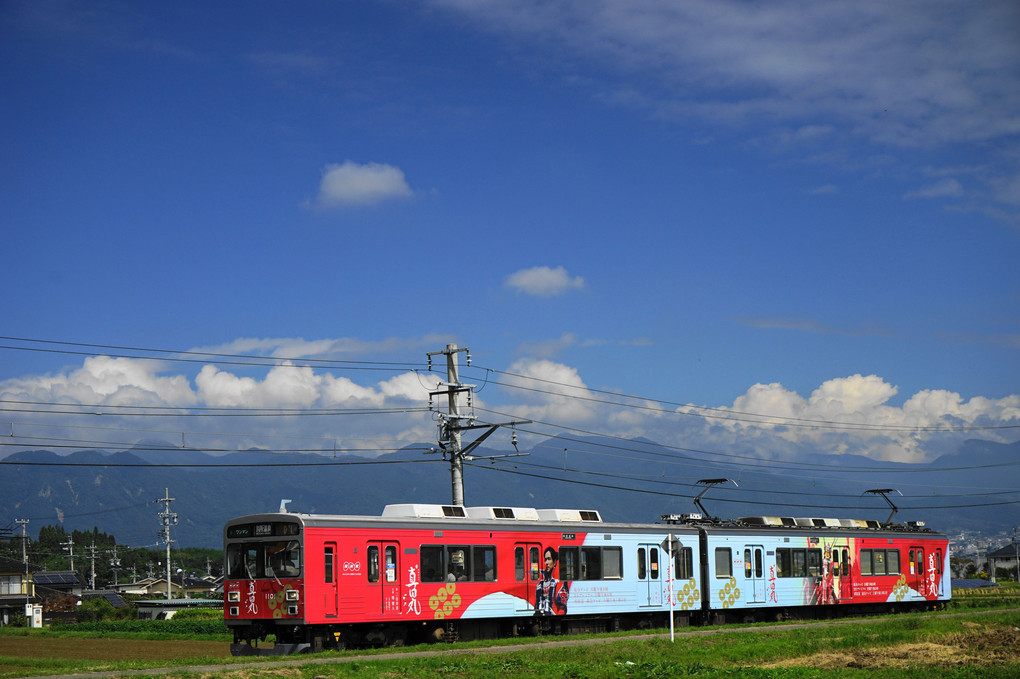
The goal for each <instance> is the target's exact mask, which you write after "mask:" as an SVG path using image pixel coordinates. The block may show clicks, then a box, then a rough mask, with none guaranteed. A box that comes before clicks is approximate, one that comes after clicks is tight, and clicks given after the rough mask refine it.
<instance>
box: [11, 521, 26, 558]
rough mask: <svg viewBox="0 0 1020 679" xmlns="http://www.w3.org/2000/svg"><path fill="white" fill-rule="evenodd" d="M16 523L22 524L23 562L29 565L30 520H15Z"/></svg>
mask: <svg viewBox="0 0 1020 679" xmlns="http://www.w3.org/2000/svg"><path fill="white" fill-rule="evenodd" d="M14 522H15V523H20V524H21V560H22V561H24V562H25V565H26V566H27V565H28V522H29V519H15V520H14Z"/></svg>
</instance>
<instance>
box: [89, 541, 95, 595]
mask: <svg viewBox="0 0 1020 679" xmlns="http://www.w3.org/2000/svg"><path fill="white" fill-rule="evenodd" d="M89 561H90V562H91V563H92V570H91V575H90V576H89V588H90V589H91V590H92V591H93V592H94V591H96V543H95V542H94V541H93V543H92V544H91V545H89Z"/></svg>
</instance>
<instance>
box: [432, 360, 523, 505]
mask: <svg viewBox="0 0 1020 679" xmlns="http://www.w3.org/2000/svg"><path fill="white" fill-rule="evenodd" d="M462 351H463V352H464V353H465V354H466V355H467V364H468V366H470V365H471V350H470V349H469V348H467V347H458V346H457V345H456V344H452V343H451V344H447V345H446V348H445V349H443V350H442V351H429V352H427V354H426V355H427V356H428V360H429V370H431V369H432V357H433V356H436V355H444V356H446V381H445V382H440V383H439V384H438V386H437V389H436V391H431V392H429V407H430V408H431V407H432V398H433V397H434V396H441V395H444V394H445V395H446V401H447V411H446V413H439V448H433V449H432V450H430V451H428V452H430V453H442V454H443V459H444V460H445V459H447V458H449V460H450V485H451V491H452V501H453V504H455V505H460V506H464V460H473V459H475V458H474V457H473V456H471V455H470V453H471V451H472V450H474V449H475V448H477V447H478V446H479V445H480V444H481V443H482V441H484V440H485V439H487V438H488V437H489V436H490V435H491V434H492V433H493V432H494V431H496V430H497V429H499V428H500V427H504V426H514V425H517V424H525V423H528V422H530V421H531V420H516V421H513V422H503V423H499V424H476V423H475V417H474V416H473V415H468V414H461V409H460V394H461V393H462V392H467V393H468V396H469V398H468V406H469V407H470V405H471V399H470V394H471V391H472V390H473V389H474V388H475V385H473V384H462V383H461V381H460V371H459V366H458V363H457V354H458V353H460V352H462ZM468 429H485V430H486V431H485V432H483V433H482V434H481V435H480V436H479V437H478V438H476V439H475V440H474V441H472V442H471V443H470V444H468V445H467V447H464V446H462V445H461V438H462V437H461V432H463V431H465V430H468ZM512 443H513V446H514V449H515V450H516V449H517V436H516V434H515V435H514V437H513V439H512ZM525 454H526V453H516V454H510V455H495V456H487V459H495V458H496V457H517V456H519V455H525Z"/></svg>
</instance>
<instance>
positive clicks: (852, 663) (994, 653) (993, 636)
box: [762, 622, 1020, 669]
mask: <svg viewBox="0 0 1020 679" xmlns="http://www.w3.org/2000/svg"><path fill="white" fill-rule="evenodd" d="M961 628H962V631H960V632H958V633H956V634H954V635H952V636H951V637H949V638H947V639H944V640H942V641H941V642H940V643H931V642H928V643H914V644H899V645H896V646H883V647H881V648H876V649H873V650H863V651H862V650H855V651H854V652H853V653H831V652H830V653H816V654H814V655H810V656H805V657H800V658H791V659H789V660H783V661H780V662H777V663H770V664H767V665H762V667H817V668H820V669H839V668H854V669H882V668H896V667H917V666H918V665H932V666H934V667H959V666H964V665H969V666H977V667H983V666H990V665H1000V664H1008V663H1016V662H1018V661H1020V629H1017V628H1016V627H1008V626H993V627H985V626H984V625H978V624H976V623H972V622H965V623H963V624H962V626H961Z"/></svg>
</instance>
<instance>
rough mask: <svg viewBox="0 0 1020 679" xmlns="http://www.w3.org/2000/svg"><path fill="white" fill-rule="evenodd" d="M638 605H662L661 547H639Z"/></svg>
mask: <svg viewBox="0 0 1020 679" xmlns="http://www.w3.org/2000/svg"><path fill="white" fill-rule="evenodd" d="M637 559H638V568H637V578H638V592H637V596H638V603H639V604H640V605H641V606H661V605H662V579H663V578H662V572H661V571H662V569H660V568H659V546H658V545H652V544H644V545H638V553H637Z"/></svg>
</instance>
